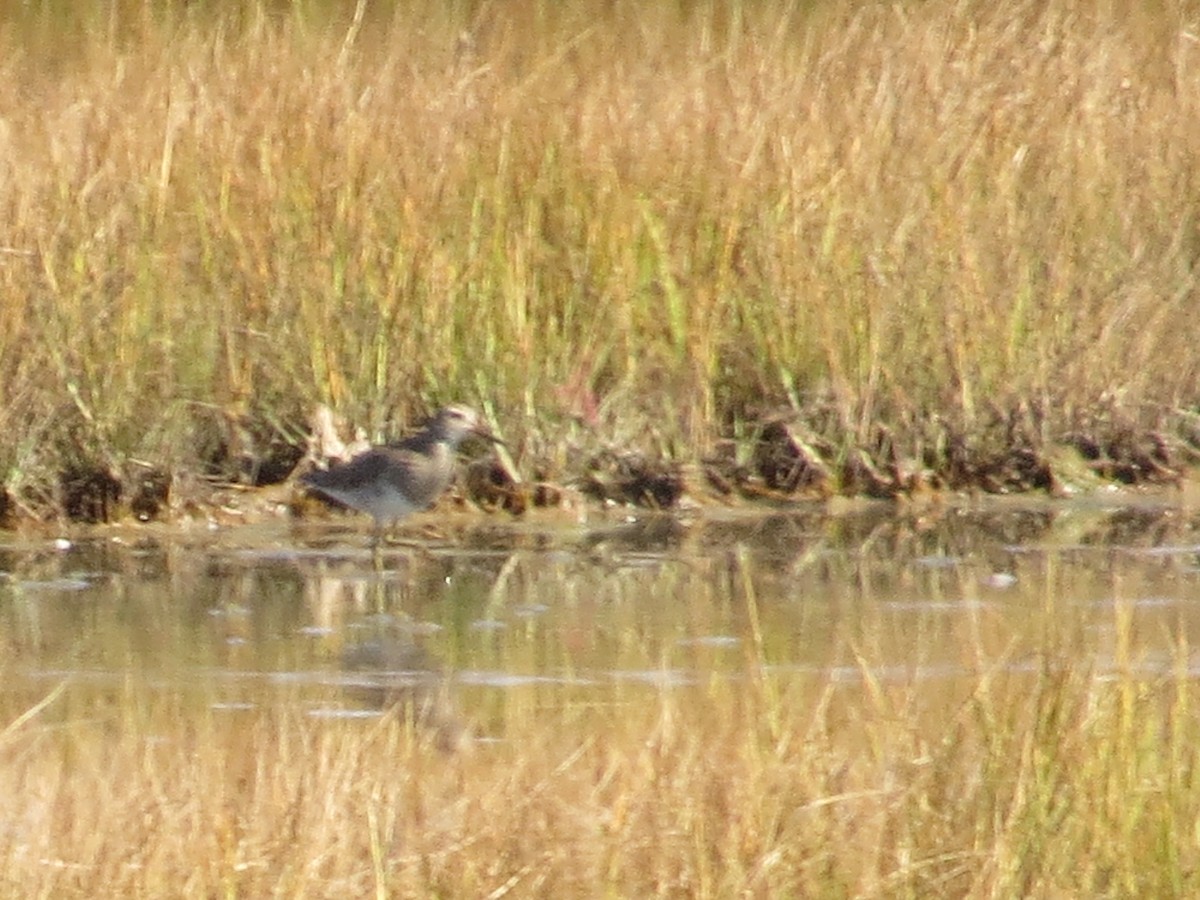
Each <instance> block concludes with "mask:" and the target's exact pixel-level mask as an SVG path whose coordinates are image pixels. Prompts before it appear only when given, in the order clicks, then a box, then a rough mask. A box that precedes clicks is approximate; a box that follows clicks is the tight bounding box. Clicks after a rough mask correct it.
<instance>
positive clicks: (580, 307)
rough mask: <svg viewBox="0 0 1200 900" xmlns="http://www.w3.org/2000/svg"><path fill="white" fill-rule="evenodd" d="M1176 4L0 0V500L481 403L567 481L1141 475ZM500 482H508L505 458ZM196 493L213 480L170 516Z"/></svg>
mask: <svg viewBox="0 0 1200 900" xmlns="http://www.w3.org/2000/svg"><path fill="white" fill-rule="evenodd" d="M1196 21H1200V4H1198V3H1195V2H1185V0H1178V2H1170V0H1168V2H1161V3H1150V4H1140V5H1137V7H1136V8H1134V9H1124V8H1118V7H1116V6H1113V5H1112V4H1094V5H1091V4H1083V5H1081V4H1078V3H1073V2H1066V0H1061V2H1060V0H1050V2H1032V0H1027V2H1022V0H1016V2H1011V3H1005V4H999V5H997V4H994V3H983V2H978V3H975V2H965V3H964V2H950V0H934V2H927V3H912V4H905V3H900V4H890V5H879V4H877V5H868V6H866V7H861V6H860V5H856V4H833V3H828V4H822V3H816V4H772V3H753V2H752V3H740V4H729V5H728V6H726V5H723V4H720V3H716V4H699V5H693V4H682V5H680V4H673V5H672V4H651V5H646V4H633V3H620V2H618V3H604V4H600V3H593V2H589V0H566V2H563V3H554V4H550V3H543V4H536V3H535V4H518V5H513V4H493V3H470V2H467V3H460V4H449V5H448V4H444V3H434V2H428V3H425V2H417V3H404V4H399V3H397V4H388V3H369V4H357V5H346V4H327V3H320V2H311V3H287V4H283V3H278V4H276V3H262V4H259V5H257V6H253V7H247V6H246V5H245V4H233V3H220V2H200V3H195V2H192V3H170V2H167V3H162V4H138V3H123V2H117V0H112V2H109V3H98V4H56V3H42V4H23V5H20V6H19V8H14V9H12V10H7V11H6V12H5V13H4V17H3V18H2V19H0V26H2V27H0V77H3V79H4V81H5V83H6V84H10V85H15V86H18V88H17V89H14V90H11V91H8V92H6V93H5V95H4V96H3V98H0V211H2V213H3V216H2V221H4V223H5V227H4V232H3V236H2V237H0V425H2V426H3V427H0V471H2V472H3V473H4V476H5V477H4V485H3V488H4V490H3V517H4V519H5V520H6V521H8V522H10V523H11V522H13V521H15V520H18V519H21V518H44V517H48V516H61V517H67V518H71V519H80V520H88V521H100V520H110V519H113V518H119V517H122V516H126V515H133V516H137V517H141V518H152V517H156V516H165V515H172V514H175V513H177V512H179V511H180V510H182V509H184V508H185V507H186V506H187V505H188V504H189V503H191V502H193V500H192V499H191V498H195V497H203V496H204V495H205V494H206V492H207V490H206V489H204V486H205V485H209V484H212V483H218V484H238V485H244V486H251V487H252V486H264V485H272V484H281V483H286V480H287V479H288V478H289V476H290V474H291V473H292V471H293V470H294V468H295V467H296V466H297V464H299V463H300V462H301V461H302V460H303V458H304V456H305V454H306V452H307V448H308V445H309V435H310V431H311V428H310V425H309V421H308V420H309V416H310V414H311V411H312V410H313V409H315V408H317V407H318V406H319V405H320V404H324V405H326V406H328V407H329V408H331V409H334V410H336V411H337V412H338V413H339V414H340V415H342V416H344V417H345V420H346V421H347V422H350V423H354V424H355V425H356V426H358V427H359V428H361V429H362V431H363V433H364V436H365V437H367V438H368V439H370V440H375V441H378V440H382V439H385V438H387V437H390V436H393V435H394V434H395V432H396V430H397V429H398V428H399V427H400V425H401V424H402V423H412V422H414V421H415V420H416V419H418V418H419V416H420V415H421V414H423V413H426V412H428V411H429V410H430V409H433V408H436V407H437V406H440V405H443V404H445V403H448V402H466V403H470V404H472V405H475V406H477V407H480V408H481V409H482V410H483V411H484V413H485V415H486V417H487V418H488V419H489V421H490V422H491V423H492V424H493V426H494V427H495V428H496V429H497V430H499V431H500V432H501V434H502V435H503V436H504V437H505V439H506V440H507V441H508V443H509V444H510V446H511V447H512V448H513V461H514V463H515V467H504V468H500V469H496V470H495V471H492V470H489V469H487V468H486V466H484V467H483V468H477V469H475V470H474V471H473V473H472V474H471V475H470V477H469V478H468V479H467V480H465V481H464V482H463V483H464V484H465V485H467V486H468V488H469V492H470V493H471V494H472V495H473V496H476V497H478V498H479V499H480V500H481V501H482V502H484V503H486V504H490V505H498V506H504V507H506V508H510V509H514V510H517V511H519V510H520V509H523V508H526V507H528V506H529V505H533V504H541V503H549V504H553V503H555V502H558V501H559V499H561V496H562V492H561V490H560V489H559V488H557V487H555V486H567V487H570V486H577V487H579V488H581V489H582V490H584V491H585V492H587V493H589V494H591V495H594V496H599V497H603V498H605V499H614V500H618V501H622V502H634V503H646V504H650V505H654V506H659V507H669V506H671V505H672V504H674V503H677V502H679V500H680V498H681V497H683V496H686V495H692V496H712V495H716V496H718V497H719V496H746V495H749V496H767V497H771V498H776V497H779V498H788V497H794V496H827V495H830V494H838V493H849V494H868V495H872V496H897V495H905V494H909V493H913V492H923V491H926V490H932V491H937V490H961V489H965V488H970V489H979V490H984V491H1016V490H1030V489H1035V490H1049V491H1059V490H1065V489H1070V488H1076V487H1080V488H1086V487H1087V486H1089V485H1090V484H1092V483H1094V479H1100V480H1111V481H1118V482H1126V483H1142V482H1147V481H1151V482H1162V481H1171V480H1173V479H1177V478H1178V477H1179V474H1180V473H1181V472H1182V471H1183V470H1184V469H1185V468H1186V467H1188V466H1189V465H1191V464H1192V462H1193V461H1194V458H1195V455H1196V448H1197V443H1198V439H1197V435H1198V434H1200V429H1198V427H1197V415H1198V413H1197V410H1200V355H1198V354H1197V353H1196V352H1195V348H1196V346H1197V344H1198V343H1200V340H1198V339H1200V317H1197V316H1196V313H1195V311H1196V309H1197V308H1200V307H1198V305H1197V300H1198V299H1200V298H1198V297H1197V287H1196V276H1195V273H1196V271H1197V259H1198V257H1200V228H1198V226H1197V222H1198V218H1197V206H1196V200H1195V198H1196V197H1200V167H1197V166H1196V165H1195V162H1194V161H1195V160H1196V159H1198V158H1200V35H1197V34H1196V33H1194V30H1193V29H1192V26H1191V25H1190V24H1189V23H1194V22H1196ZM514 473H517V474H519V476H520V479H521V480H520V482H519V483H517V482H515V481H513V480H512V479H513V474H514ZM194 502H197V503H201V504H203V503H204V502H206V501H203V500H196V501H194Z"/></svg>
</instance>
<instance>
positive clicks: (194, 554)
mask: <svg viewBox="0 0 1200 900" xmlns="http://www.w3.org/2000/svg"><path fill="white" fill-rule="evenodd" d="M1196 532H1197V522H1196V519H1195V517H1193V516H1192V515H1191V514H1189V513H1185V512H1184V511H1181V510H1173V509H1169V508H1165V507H1164V508H1153V507H1146V508H1142V509H1133V510H1130V509H1122V510H1103V509H1087V508H1084V507H1072V506H1063V505H1056V506H1055V505H1050V504H1046V505H1042V506H1029V507H1023V508H1019V509H1014V510H997V509H989V510H973V509H947V510H940V511H934V512H925V513H922V514H920V515H897V514H895V511H894V510H892V509H891V508H888V509H887V510H885V511H883V512H881V511H879V510H868V511H864V512H862V513H858V514H853V515H842V516H837V517H831V516H827V515H824V514H821V513H820V512H818V511H815V510H813V511H806V512H791V513H788V514H780V515H772V516H763V515H761V514H754V515H750V514H748V513H743V512H739V511H736V510H735V511H709V512H707V513H706V514H705V515H704V516H702V517H696V518H692V519H680V518H672V517H669V516H664V515H643V516H639V517H635V518H631V519H629V520H624V519H622V520H617V521H612V522H606V523H604V524H603V525H602V526H599V527H596V528H592V529H586V530H580V529H579V528H577V527H572V528H569V529H560V528H558V527H556V526H554V525H548V526H546V527H538V526H537V525H536V524H529V523H524V522H521V521H512V520H507V519H504V520H501V519H492V518H489V519H487V520H485V521H484V524H483V525H482V526H480V527H479V528H477V529H470V530H467V531H466V532H464V533H462V534H460V535H458V536H457V537H456V538H455V539H454V540H453V541H449V540H447V541H445V542H443V543H440V544H439V543H427V544H425V545H423V546H420V547H415V548H414V547H392V548H386V549H385V550H384V551H382V552H381V554H380V555H379V557H378V558H374V557H373V556H372V554H371V553H370V552H369V550H368V549H367V545H366V541H365V540H364V533H363V532H361V531H350V532H344V531H343V532H336V531H329V530H327V531H325V532H322V533H320V534H318V535H317V536H315V537H314V536H313V535H312V533H311V531H309V532H307V533H306V532H304V531H291V530H289V529H288V528H286V527H284V526H273V527H269V528H247V529H242V530H230V531H226V532H216V533H213V534H208V533H205V534H203V535H191V534H188V533H186V532H170V531H162V532H155V531H152V530H146V531H139V532H138V533H137V534H136V536H135V537H134V538H132V539H130V538H127V537H124V536H113V535H109V534H105V536H102V537H96V538H91V539H79V540H75V541H74V542H73V543H72V544H71V545H70V546H69V547H60V546H56V545H54V544H53V543H51V542H49V541H40V542H26V543H20V542H17V541H13V542H11V543H9V544H7V545H3V546H0V601H3V602H0V642H2V643H0V646H2V647H3V648H4V650H5V659H6V675H7V676H10V677H9V678H8V680H7V683H8V684H10V685H16V684H18V683H20V682H21V680H22V679H24V680H25V683H26V687H28V685H29V684H30V683H35V682H36V683H39V684H40V683H44V682H45V681H46V680H47V679H53V678H61V677H62V676H63V674H64V673H66V674H71V673H74V674H75V675H77V676H79V678H78V679H77V680H78V681H79V683H81V684H82V683H86V684H89V685H91V686H92V688H91V689H93V690H98V689H100V688H99V687H98V686H102V685H109V686H110V687H111V686H112V685H123V686H125V687H126V688H128V689H131V690H132V689H144V690H147V691H150V690H153V691H158V692H167V693H171V692H174V693H176V694H180V695H185V694H186V695H188V696H194V697H196V698H197V700H198V702H199V703H201V704H207V705H208V706H209V707H210V708H214V709H229V710H233V709H244V708H246V706H247V705H250V706H252V707H253V706H258V707H261V706H263V705H277V704H288V705H296V706H299V707H300V708H302V709H308V710H322V709H329V708H331V705H332V706H337V705H338V704H343V705H344V703H345V700H346V699H347V696H346V684H345V682H344V680H342V679H343V677H344V678H349V679H350V681H351V682H352V683H351V685H350V687H352V688H353V689H354V691H355V692H356V698H357V700H358V702H361V703H363V704H366V705H371V706H374V707H376V708H378V707H384V706H387V707H392V708H396V709H398V710H400V711H401V713H402V715H404V716H405V717H407V718H409V719H411V720H412V721H413V722H414V724H420V725H421V726H422V727H427V728H429V729H430V730H431V733H432V734H433V735H434V736H435V742H436V743H438V744H440V745H443V746H459V745H461V744H462V743H464V742H467V741H469V740H470V734H471V732H472V731H478V733H480V734H485V735H491V736H497V737H503V736H504V734H505V724H506V722H507V721H509V719H510V716H509V715H508V711H509V710H510V708H511V706H512V705H513V704H523V705H525V706H526V707H527V708H532V707H537V708H539V709H541V708H547V709H554V708H565V707H567V706H571V705H574V706H573V708H587V707H588V706H589V705H595V704H609V703H617V704H619V703H635V702H639V697H641V696H644V694H639V693H638V692H639V691H642V692H644V691H654V690H669V689H672V688H673V687H674V686H677V685H680V684H694V685H704V684H708V683H711V682H712V680H713V679H724V680H726V681H727V682H728V683H730V684H733V685H736V684H738V683H741V682H742V681H744V679H745V678H746V677H747V675H752V674H753V673H754V672H761V671H765V670H768V669H769V670H770V671H773V672H794V673H797V676H798V677H800V676H803V677H812V676H813V675H814V674H817V675H821V674H824V675H825V676H827V677H831V678H832V677H835V676H836V680H837V681H838V682H839V683H841V682H843V681H844V673H847V672H849V671H857V670H860V669H861V667H862V666H863V665H864V664H865V662H869V664H870V665H873V666H877V667H878V671H879V672H880V673H881V676H883V675H886V676H887V677H888V678H889V679H890V678H892V677H893V676H894V675H895V673H897V672H902V673H903V672H906V673H909V675H910V676H911V677H913V678H921V677H927V676H928V677H938V678H944V677H947V673H956V672H962V673H968V672H972V671H979V670H980V668H982V667H986V666H992V665H996V664H998V663H997V661H1000V663H999V664H1003V665H1005V666H1009V667H1013V668H1014V669H1016V670H1019V669H1020V667H1022V666H1025V665H1027V664H1028V661H1029V660H1031V659H1040V658H1045V657H1046V656H1047V655H1048V654H1053V653H1058V652H1061V647H1062V646H1063V644H1064V639H1065V636H1067V635H1076V636H1082V639H1081V640H1079V641H1078V642H1077V644H1076V645H1075V646H1076V650H1074V651H1072V652H1080V651H1079V650H1078V647H1083V648H1086V652H1088V653H1089V654H1090V657H1089V660H1090V661H1091V662H1092V663H1093V664H1094V665H1096V666H1098V667H1100V668H1103V667H1104V666H1111V665H1116V664H1117V661H1119V660H1124V664H1130V661H1129V659H1128V654H1129V653H1131V652H1133V653H1137V654H1139V657H1138V660H1135V661H1134V662H1136V663H1137V664H1139V665H1155V664H1158V662H1157V661H1160V660H1164V659H1169V658H1170V653H1169V652H1164V648H1165V650H1166V651H1169V650H1170V648H1171V647H1173V646H1175V645H1176V643H1177V642H1180V641H1186V643H1187V645H1189V646H1194V645H1197V644H1200V609H1196V606H1197V605H1196V604H1195V603H1194V597H1195V589H1196V581H1197V579H1198V578H1200V572H1198V566H1197V558H1198V554H1197V551H1196V546H1197V544H1196V539H1195V534H1196ZM1048 623H1049V624H1048ZM1051 625H1053V627H1050V626H1051ZM343 664H344V665H345V667H346V668H347V669H348V670H352V674H347V673H343V675H340V676H339V677H337V678H332V677H331V676H330V672H331V671H337V670H339V669H340V667H341V666H342V665H343ZM85 675H86V678H85V677H83V676H85ZM14 679H15V680H14ZM129 686H132V687H129ZM139 686H140V687H139ZM10 689H16V688H15V687H12V688H10ZM74 689H75V688H71V690H74ZM105 689H106V690H107V689H109V688H105ZM451 694H452V695H453V700H454V703H453V704H451V703H450V702H449V701H450V695H451ZM460 710H461V711H460ZM467 722H470V723H472V726H471V728H468V727H467V725H466V723H467Z"/></svg>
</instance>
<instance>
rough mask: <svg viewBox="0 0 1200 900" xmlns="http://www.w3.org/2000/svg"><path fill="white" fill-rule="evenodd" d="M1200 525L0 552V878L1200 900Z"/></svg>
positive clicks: (174, 534) (352, 891)
mask: <svg viewBox="0 0 1200 900" xmlns="http://www.w3.org/2000/svg"><path fill="white" fill-rule="evenodd" d="M1197 527H1198V524H1197V519H1196V516H1195V513H1194V512H1192V513H1189V512H1186V511H1183V510H1178V509H1165V508H1159V507H1154V508H1150V507H1147V508H1143V509H1141V510H1127V509H1119V510H1107V511H1106V510H1090V511H1089V510H1086V509H1081V508H1072V509H1065V508H1062V507H1057V508H1049V507H1043V508H1040V509H1021V510H1010V511H1008V512H1003V513H996V512H992V513H989V512H986V511H980V510H974V511H971V510H960V511H958V512H955V513H950V514H947V515H945V516H942V517H937V518H932V517H908V518H905V517H896V516H894V515H882V516H881V515H879V514H878V513H871V514H859V515H853V516H844V517H838V518H830V517H827V516H823V515H820V514H816V513H810V514H800V515H797V514H791V515H786V516H775V517H770V518H763V517H755V516H738V517H733V518H720V519H702V520H693V521H691V522H688V523H681V522H680V520H679V519H677V518H671V517H666V516H662V515H657V516H647V517H644V518H642V519H640V520H638V521H634V522H627V521H624V520H623V519H621V520H614V521H613V522H612V523H610V524H609V525H608V526H606V527H595V528H592V529H589V530H587V531H586V532H579V531H570V530H564V529H561V528H558V529H550V530H545V531H543V530H530V529H527V528H526V529H522V528H516V527H513V526H509V527H507V528H496V527H488V528H482V529H469V530H468V531H466V532H465V533H464V534H462V535H460V536H459V539H458V540H456V541H454V542H442V543H436V542H435V543H429V544H426V545H425V546H424V547H423V548H422V549H421V550H414V549H412V548H408V549H392V550H389V551H387V554H386V555H385V558H384V565H383V567H382V568H373V567H372V565H371V557H370V554H369V553H367V552H365V548H364V546H363V542H362V541H361V535H359V534H358V533H355V532H349V533H347V532H344V531H335V530H331V529H329V528H327V527H326V528H311V527H310V528H307V529H304V530H302V531H300V532H288V531H286V530H285V529H283V528H281V527H280V526H278V525H275V526H272V527H271V528H270V529H268V530H258V531H253V530H242V531H241V532H238V533H233V532H224V533H216V534H212V535H207V534H206V535H200V534H195V535H191V536H188V535H185V534H181V533H180V532H179V531H178V530H173V531H166V530H164V531H162V532H161V533H159V534H158V535H157V537H149V536H144V537H143V539H142V540H141V542H140V543H138V544H136V545H134V544H127V543H121V542H118V541H114V540H112V538H111V537H105V538H101V539H96V540H90V541H81V542H79V543H77V544H74V545H72V546H71V547H70V548H59V549H51V548H48V547H47V546H46V545H45V544H44V543H34V544H26V545H15V544H9V545H5V547H4V548H3V560H4V570H5V572H6V577H5V578H4V580H3V581H0V595H2V599H3V605H2V606H0V633H2V634H3V635H4V640H5V642H6V645H7V651H6V654H5V659H4V676H5V677H4V689H3V691H0V713H2V715H3V721H4V723H5V726H4V729H3V731H2V732H0V798H3V799H2V800H0V820H2V821H3V823H4V824H3V828H0V860H3V863H2V865H0V884H3V885H4V889H5V891H6V892H7V893H10V894H12V895H14V896H54V897H76V896H78V897H84V896H86V897H131V896H132V897H137V896H146V897H151V896H154V897H157V896H174V897H211V896H216V895H220V896H226V897H261V896H267V895H276V894H286V895H288V896H296V897H331V898H332V897H347V896H354V897H364V896H379V897H384V896H390V897H428V896H446V897H486V896H494V897H501V896H514V897H542V896H554V897H564V896H569V897H600V896H638V897H652V896H668V897H728V896H735V895H743V894H744V895H751V896H763V897H778V896H809V897H830V896H857V897H897V896H911V897H1014V896H1039V897H1044V896H1065V895H1069V896H1112V897H1143V896H1154V897H1186V896H1192V895H1194V894H1195V892H1196V889H1197V884H1196V872H1197V871H1198V869H1197V862H1198V860H1197V853H1198V852H1200V851H1198V850H1197V844H1196V841H1195V840H1194V836H1195V827H1196V824H1195V823H1196V821H1197V816H1198V815H1200V799H1198V798H1200V792H1198V791H1197V784H1196V778H1197V766H1198V763H1200V757H1198V754H1200V750H1198V748H1200V734H1198V733H1197V717H1196V715H1195V699H1194V688H1193V686H1192V682H1193V681H1194V678H1195V671H1196V651H1195V650H1194V649H1193V648H1194V647H1195V646H1196V645H1197V642H1198V641H1200V616H1197V613H1196V608H1195V594H1196V589H1197V584H1198V583H1200V574H1198V570H1197V566H1196V544H1195V534H1196V528H1197ZM384 632H390V633H391V634H393V635H405V636H404V637H403V638H402V639H401V640H400V641H399V642H397V643H395V644H393V645H391V646H392V647H393V648H394V649H393V650H390V651H389V650H386V649H385V650H383V651H382V652H381V650H380V648H381V646H383V645H380V644H379V643H378V640H379V637H380V635H381V634H382V633H384ZM343 664H345V665H346V666H348V668H343ZM389 683H390V684H391V685H392V687H394V688H397V691H398V693H403V694H404V695H405V696H404V697H401V698H400V699H399V700H397V701H396V702H395V704H394V706H391V707H390V708H389V710H388V711H387V712H386V713H384V714H382V715H381V714H380V712H379V711H378V706H379V704H378V700H379V697H378V694H379V693H381V692H383V691H384V690H385V689H386V686H387V685H388V684H389ZM372 692H374V694H375V696H369V695H370V694H372ZM393 696H394V697H395V696H397V694H393ZM405 697H407V700H406V699H405ZM408 701H411V702H408ZM406 703H407V705H406Z"/></svg>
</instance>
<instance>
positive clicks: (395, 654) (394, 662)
mask: <svg viewBox="0 0 1200 900" xmlns="http://www.w3.org/2000/svg"><path fill="white" fill-rule="evenodd" d="M342 666H343V667H344V668H345V669H346V671H348V672H354V673H359V675H360V677H358V678H354V679H351V680H349V681H348V682H347V689H348V692H349V693H350V694H351V695H352V696H354V697H356V698H357V699H358V700H359V702H361V703H362V704H364V705H366V706H372V707H375V708H378V709H382V710H386V711H387V712H388V713H389V714H395V715H399V716H402V717H403V718H404V720H405V721H407V722H411V723H412V724H413V725H415V726H416V727H418V728H420V729H423V730H424V731H426V732H428V733H429V734H431V735H433V739H434V743H435V744H436V746H437V747H438V748H440V749H442V750H445V751H447V752H449V751H453V750H460V749H462V748H463V747H465V746H466V744H467V742H468V740H469V739H470V732H469V730H468V728H467V727H466V725H465V724H464V723H463V721H462V718H461V717H460V715H459V713H458V711H457V710H456V709H454V707H453V704H452V703H451V699H450V693H449V691H450V683H449V680H448V679H447V677H446V676H445V674H444V673H443V671H442V667H441V665H440V664H439V663H438V661H437V660H436V659H434V658H433V656H432V655H431V654H430V653H429V652H428V651H426V650H425V649H424V648H423V647H421V646H420V645H418V644H417V643H416V641H414V640H413V639H412V638H411V637H409V636H407V635H405V634H404V633H403V632H402V631H401V630H400V629H398V628H395V627H392V628H385V629H381V632H380V633H379V634H378V635H376V636H375V637H373V638H371V639H370V640H365V641H363V642H362V643H357V644H351V645H350V646H348V647H347V648H346V649H345V650H344V651H343V652H342Z"/></svg>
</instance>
